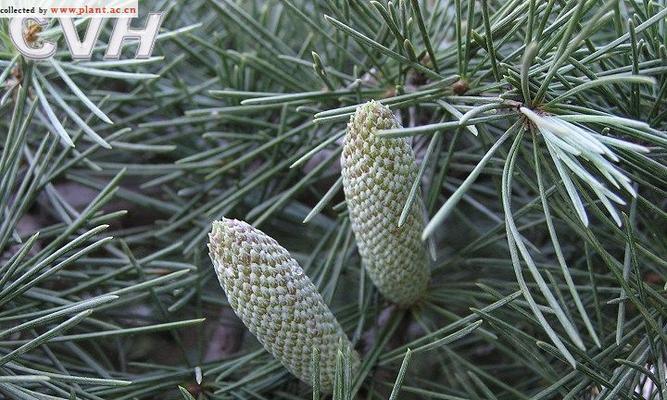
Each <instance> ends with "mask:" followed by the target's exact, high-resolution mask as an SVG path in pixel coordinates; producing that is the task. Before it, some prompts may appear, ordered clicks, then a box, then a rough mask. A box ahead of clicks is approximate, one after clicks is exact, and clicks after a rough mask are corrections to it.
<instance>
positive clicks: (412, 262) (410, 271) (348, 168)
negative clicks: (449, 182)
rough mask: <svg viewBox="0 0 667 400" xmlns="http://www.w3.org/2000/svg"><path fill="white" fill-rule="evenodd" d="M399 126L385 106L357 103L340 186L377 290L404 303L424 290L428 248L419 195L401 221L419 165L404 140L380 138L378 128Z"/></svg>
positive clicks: (417, 296)
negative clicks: (424, 240) (423, 232)
mask: <svg viewBox="0 0 667 400" xmlns="http://www.w3.org/2000/svg"><path fill="white" fill-rule="evenodd" d="M398 127H400V125H399V123H398V121H397V120H396V117H395V116H394V114H393V113H392V112H391V110H389V108H387V107H385V106H383V105H381V104H380V103H377V102H375V101H371V102H369V103H366V104H364V105H362V106H360V107H358V108H357V110H356V112H355V113H354V114H353V115H352V117H351V118H350V122H349V123H348V125H347V134H346V136H345V143H344V147H343V153H342V156H341V167H342V175H343V190H344V192H345V199H346V202H347V208H348V210H349V214H350V220H351V223H352V230H353V231H354V234H355V237H356V240H357V246H358V248H359V253H360V255H361V258H362V260H363V264H364V267H365V268H366V271H367V272H368V274H369V276H370V278H371V280H372V281H373V283H374V284H375V285H376V286H377V288H378V290H379V291H380V293H382V295H383V296H384V297H386V298H387V299H388V300H390V301H392V302H394V303H396V304H398V305H400V306H403V307H408V306H411V305H413V304H415V303H416V302H417V301H419V300H420V298H421V297H422V296H423V295H424V293H425V291H426V289H427V286H428V281H429V278H430V272H429V260H428V253H427V251H426V247H425V245H424V243H423V242H422V241H421V237H420V235H421V232H422V230H423V229H424V218H423V214H422V211H421V208H420V207H421V196H420V195H419V194H418V195H417V198H416V199H415V201H414V202H413V204H412V207H411V208H410V211H409V214H408V216H407V219H406V220H405V223H404V224H403V225H402V226H400V227H399V226H398V220H399V218H400V216H401V212H402V211H403V208H404V206H405V204H406V202H407V199H408V194H409V193H410V188H411V187H412V184H413V182H414V180H415V179H416V177H417V171H418V167H417V164H416V161H415V155H414V152H413V150H412V148H411V147H410V144H409V143H408V141H407V140H405V139H402V138H401V139H382V138H379V137H377V136H376V132H377V131H378V130H381V129H392V128H398Z"/></svg>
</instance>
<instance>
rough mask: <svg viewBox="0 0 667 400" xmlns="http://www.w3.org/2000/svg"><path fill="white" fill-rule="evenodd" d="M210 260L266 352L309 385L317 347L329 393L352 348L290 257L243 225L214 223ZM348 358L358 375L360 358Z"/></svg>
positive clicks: (233, 304) (322, 380)
mask: <svg viewBox="0 0 667 400" xmlns="http://www.w3.org/2000/svg"><path fill="white" fill-rule="evenodd" d="M209 255H210V257H211V260H212V261H213V265H214V267H215V272H216V275H217V276H218V280H219V281H220V285H221V286H222V288H223V289H224V291H225V293H226V294H227V299H228V300H229V304H230V305H231V307H232V309H233V310H234V312H235V313H236V315H238V317H239V318H240V319H241V320H242V321H243V323H244V324H245V325H246V326H247V327H248V329H249V330H250V332H252V333H253V334H254V335H255V337H257V339H258V340H259V342H260V343H261V344H262V345H263V346H264V348H265V349H266V350H267V351H269V352H270V353H271V354H272V355H273V356H274V357H275V358H276V359H278V360H279V361H280V362H281V363H282V364H283V365H284V366H285V368H287V369H288V370H289V371H290V372H291V373H292V374H293V375H294V376H296V377H297V378H299V379H301V380H302V381H304V382H307V383H309V384H312V382H311V380H312V371H311V368H312V353H313V348H318V349H319V351H320V385H321V388H322V390H324V391H331V389H332V386H333V381H334V376H335V369H336V354H337V351H338V349H339V348H340V346H341V344H342V346H343V348H345V347H348V348H351V347H352V344H351V343H350V341H349V339H348V338H347V336H346V335H345V332H344V331H343V329H342V328H341V326H340V324H339V323H338V321H337V320H336V318H335V317H334V315H333V313H332V312H331V310H330V309H329V307H328V306H327V305H326V303H325V302H324V299H322V296H321V295H320V294H319V293H318V291H317V288H316V287H315V285H314V284H313V283H312V282H311V281H310V279H309V278H308V277H307V276H306V275H305V273H304V272H303V269H302V268H301V267H300V266H299V264H298V263H297V262H296V260H294V258H292V257H291V256H290V254H289V252H288V251H287V250H286V249H284V248H283V247H282V246H280V245H279V244H278V242H276V241H275V240H274V239H273V238H271V237H269V236H268V235H266V234H265V233H263V232H262V231H260V230H258V229H255V228H253V227H252V226H250V225H249V224H247V223H245V222H242V221H238V220H232V219H222V220H221V221H217V222H214V223H213V229H212V231H211V233H210V235H209ZM350 357H351V363H350V365H351V367H352V371H353V373H354V372H356V370H357V368H358V366H359V357H358V355H357V353H356V352H354V351H352V352H351V356H350Z"/></svg>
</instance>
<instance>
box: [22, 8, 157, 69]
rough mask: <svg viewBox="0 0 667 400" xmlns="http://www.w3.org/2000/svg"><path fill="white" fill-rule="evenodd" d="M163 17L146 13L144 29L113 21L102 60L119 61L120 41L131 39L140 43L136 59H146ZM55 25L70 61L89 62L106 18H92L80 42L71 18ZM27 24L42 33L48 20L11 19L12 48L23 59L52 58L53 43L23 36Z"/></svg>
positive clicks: (31, 36)
mask: <svg viewBox="0 0 667 400" xmlns="http://www.w3.org/2000/svg"><path fill="white" fill-rule="evenodd" d="M163 17H164V13H150V14H148V18H147V21H146V26H145V27H143V28H132V27H131V21H132V19H131V18H128V17H121V18H115V19H114V20H115V25H114V28H113V32H112V34H111V37H110V38H109V43H108V46H107V50H106V52H105V54H104V59H105V60H118V59H119V58H120V54H121V51H122V48H123V42H124V41H125V40H132V39H134V40H138V41H139V46H138V48H137V52H136V54H135V58H149V57H150V56H151V54H152V53H153V48H154V46H155V40H156V39H157V35H158V31H159V30H160V26H161V25H162V20H163ZM58 22H59V23H60V27H61V28H62V31H63V36H64V37H65V41H66V42H67V47H68V48H69V52H70V54H71V55H72V59H74V60H89V59H90V58H91V56H92V54H93V48H94V47H95V44H96V43H97V40H98V38H99V36H100V32H101V31H102V28H103V27H104V24H105V23H106V22H107V19H106V18H91V19H90V20H89V22H88V28H87V29H86V32H85V34H84V37H83V39H81V38H80V37H79V34H78V32H77V30H76V26H75V24H74V21H73V19H72V18H69V17H63V18H58ZM29 23H32V26H31V27H30V28H28V29H29V30H33V29H34V28H35V27H36V28H37V29H39V30H41V29H43V28H45V27H46V26H47V25H48V23H49V19H48V18H43V17H28V18H12V19H11V20H10V22H9V35H10V36H11V39H12V42H13V43H14V46H16V48H17V49H18V51H19V52H21V54H23V55H24V56H25V57H27V58H30V59H33V60H44V59H47V58H49V57H52V56H53V55H54V54H55V52H56V50H57V45H56V43H55V42H54V41H51V40H46V39H44V40H40V41H37V40H35V39H34V37H33V36H34V35H33V34H30V33H29V34H26V28H27V26H28V24H29ZM35 24H36V25H35Z"/></svg>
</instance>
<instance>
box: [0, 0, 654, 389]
mask: <svg viewBox="0 0 667 400" xmlns="http://www.w3.org/2000/svg"><path fill="white" fill-rule="evenodd" d="M156 10H163V11H165V12H166V13H167V14H166V17H165V21H164V24H163V28H162V31H161V34H160V38H159V41H158V44H157V46H156V49H155V52H154V57H152V58H150V59H148V60H133V59H132V58H131V56H132V54H133V50H134V49H133V47H134V46H135V45H134V44H131V43H128V44H127V45H126V49H125V50H126V53H124V55H125V57H124V58H123V60H121V61H109V60H102V55H103V50H104V46H100V47H99V48H98V49H97V50H96V51H95V53H94V58H93V60H91V61H80V62H73V61H71V59H70V57H69V55H68V54H67V52H66V50H64V46H61V47H62V49H61V50H60V51H59V53H58V54H57V56H56V57H55V58H54V60H53V61H45V62H31V61H27V60H25V59H24V58H23V57H21V56H20V55H18V54H17V53H16V51H15V49H14V48H13V47H12V45H11V44H10V40H9V38H8V37H7V33H6V21H4V20H3V22H2V24H3V25H2V32H0V39H2V43H3V47H2V50H0V64H1V68H2V72H0V82H1V83H2V84H3V85H4V90H3V95H2V97H1V98H0V113H2V117H3V118H2V121H1V122H0V124H1V125H2V130H1V131H0V132H2V133H0V146H1V155H0V212H1V213H2V217H3V218H2V220H1V222H0V256H1V257H2V259H1V260H0V393H1V394H2V396H4V397H5V398H8V399H35V398H37V399H44V398H48V399H51V398H63V399H69V398H77V399H107V398H109V399H135V398H137V399H138V398H146V399H151V398H160V399H162V398H183V399H188V398H203V399H204V398H211V399H249V398H259V399H261V398H267V399H307V398H311V396H312V397H317V396H319V393H317V392H318V390H315V394H314V395H312V394H311V393H312V390H311V388H308V387H306V386H305V385H303V384H301V383H299V382H298V380H296V379H295V378H294V377H293V376H291V375H290V374H289V373H287V372H286V371H285V369H284V368H283V367H282V366H281V365H280V364H279V362H278V361H276V360H274V359H273V358H272V357H271V355H269V354H268V353H266V352H265V351H264V350H263V349H262V348H261V346H259V344H258V343H257V342H256V341H255V340H254V339H253V338H252V336H250V335H248V334H247V332H246V330H245V329H244V328H243V327H242V326H241V325H240V322H239V321H238V320H237V319H236V318H235V317H233V315H232V314H229V313H228V312H227V311H228V310H229V307H228V306H229V305H228V303H227V301H226V299H225V297H224V295H223V292H222V291H221V289H220V287H219V285H218V283H217V281H216V279H215V272H214V270H213V267H212V264H211V261H210V260H209V259H208V257H207V253H206V247H205V244H206V237H207V234H208V233H209V231H210V229H211V228H210V227H211V222H212V221H214V220H218V219H220V218H222V217H223V216H224V217H230V218H238V219H242V220H246V221H248V222H249V223H251V224H252V225H253V226H255V227H258V228H260V229H262V230H264V231H266V232H267V233H269V234H271V236H273V237H275V238H278V239H279V242H280V243H281V245H283V246H285V247H286V248H287V249H288V250H289V251H290V253H291V254H292V255H293V256H294V257H295V258H296V259H297V260H298V262H299V264H300V265H301V266H302V267H303V268H304V270H305V272H306V273H307V274H308V276H309V277H310V278H311V280H312V281H313V282H314V283H315V286H317V288H318V289H319V290H320V293H321V294H322V296H323V298H324V300H325V301H326V302H327V303H328V304H329V305H330V307H331V309H332V310H333V312H334V314H335V315H336V317H337V318H338V320H339V321H340V322H341V325H342V327H343V329H344V330H345V331H346V332H347V334H348V336H349V337H350V338H351V341H352V343H353V344H355V346H356V348H357V350H359V352H360V353H361V354H362V364H361V367H360V372H359V373H358V374H355V375H354V376H351V374H350V373H349V372H348V371H349V369H346V368H345V364H346V362H345V356H344V355H343V354H342V353H341V354H340V357H339V358H340V362H339V368H338V374H339V375H340V377H339V379H337V385H335V388H334V397H335V398H337V399H344V398H370V399H373V398H375V399H378V398H391V399H397V398H401V399H402V398H406V399H407V398H430V399H482V398H484V399H561V398H568V399H586V398H595V399H617V398H618V399H640V398H647V399H664V398H665V397H666V396H667V348H666V343H667V340H666V339H667V334H666V331H667V329H666V328H667V326H666V324H667V321H666V318H665V317H667V301H666V300H665V299H666V298H665V291H666V290H667V285H666V284H665V282H666V276H667V268H666V267H667V261H666V260H667V240H666V238H667V236H666V232H665V228H664V227H665V224H666V223H667V221H666V220H667V213H666V212H665V209H667V203H666V199H667V184H666V183H667V166H666V165H667V163H666V156H667V152H666V147H667V134H665V129H666V128H667V122H666V121H667V102H666V100H665V98H666V96H667V30H666V29H665V26H666V23H667V20H666V16H667V4H665V2H664V1H662V0H658V1H656V0H653V1H641V2H640V1H621V0H610V1H600V0H548V1H542V2H538V1H535V0H502V1H496V0H480V1H463V0H453V1H449V0H429V1H421V2H420V1H418V0H411V1H407V0H399V1H396V2H386V1H384V0H382V1H379V2H377V1H372V2H365V1H358V0H349V1H346V0H321V1H316V2H310V1H300V0H280V1H277V0H267V1H259V0H248V1H234V0H195V1H189V2H178V1H148V2H142V11H156ZM82 25H85V23H84V24H82ZM110 30H111V26H110V25H109V26H106V27H105V31H104V33H103V34H102V39H103V40H104V39H107V38H108V36H109V34H110ZM41 35H42V37H50V38H54V39H58V38H59V37H60V29H59V27H58V25H57V24H54V25H53V27H52V28H50V29H47V30H46V31H44V32H42V33H41ZM58 40H60V43H61V44H62V43H63V40H62V39H58ZM371 99H375V100H377V101H379V102H380V103H382V104H384V105H387V106H388V107H389V108H390V109H392V110H393V111H394V113H395V115H396V117H397V118H399V120H400V122H401V125H402V127H397V128H395V129H388V130H384V131H382V132H380V133H379V136H381V137H383V138H385V139H387V140H389V138H396V137H405V138H410V140H411V143H412V145H413V148H414V149H415V153H416V154H417V160H418V164H419V167H420V168H419V171H418V174H417V179H415V182H414V183H413V186H412V190H411V195H410V196H409V201H408V202H406V205H405V210H409V209H410V207H411V205H412V201H413V200H414V198H415V194H416V193H418V191H417V189H419V188H420V187H421V190H422V193H423V196H422V197H423V200H424V203H425V205H426V210H427V211H426V212H427V214H428V216H429V223H428V224H427V225H426V227H425V230H424V231H423V233H422V236H423V239H424V240H427V241H429V242H430V245H431V247H432V248H433V249H434V250H435V253H436V261H435V262H434V263H433V265H432V281H431V285H430V287H429V291H428V293H427V296H426V301H425V302H424V303H423V304H422V305H421V306H420V307H416V308H412V309H410V310H400V309H397V308H395V307H393V306H390V305H389V304H388V303H387V302H386V301H385V300H384V299H383V298H382V297H381V296H379V295H378V293H377V291H376V289H375V288H374V287H373V285H372V283H371V282H370V279H368V277H367V276H366V275H365V273H364V269H363V268H361V261H360V258H359V255H358V252H357V249H356V247H357V246H356V243H355V239H354V235H353V234H352V231H351V227H350V221H349V217H348V213H347V210H346V205H345V202H344V196H343V191H342V183H341V180H340V166H339V159H340V153H341V151H342V147H341V138H342V136H343V135H344V133H345V124H346V122H347V121H348V120H349V118H350V115H352V113H353V112H354V111H355V109H356V107H357V105H359V104H363V103H365V102H367V101H368V100H371ZM109 122H113V123H112V124H111V123H109ZM72 145H73V146H72ZM304 222H305V223H304ZM396 224H397V226H398V224H399V221H398V220H397V221H396ZM223 345H224V346H223Z"/></svg>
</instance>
